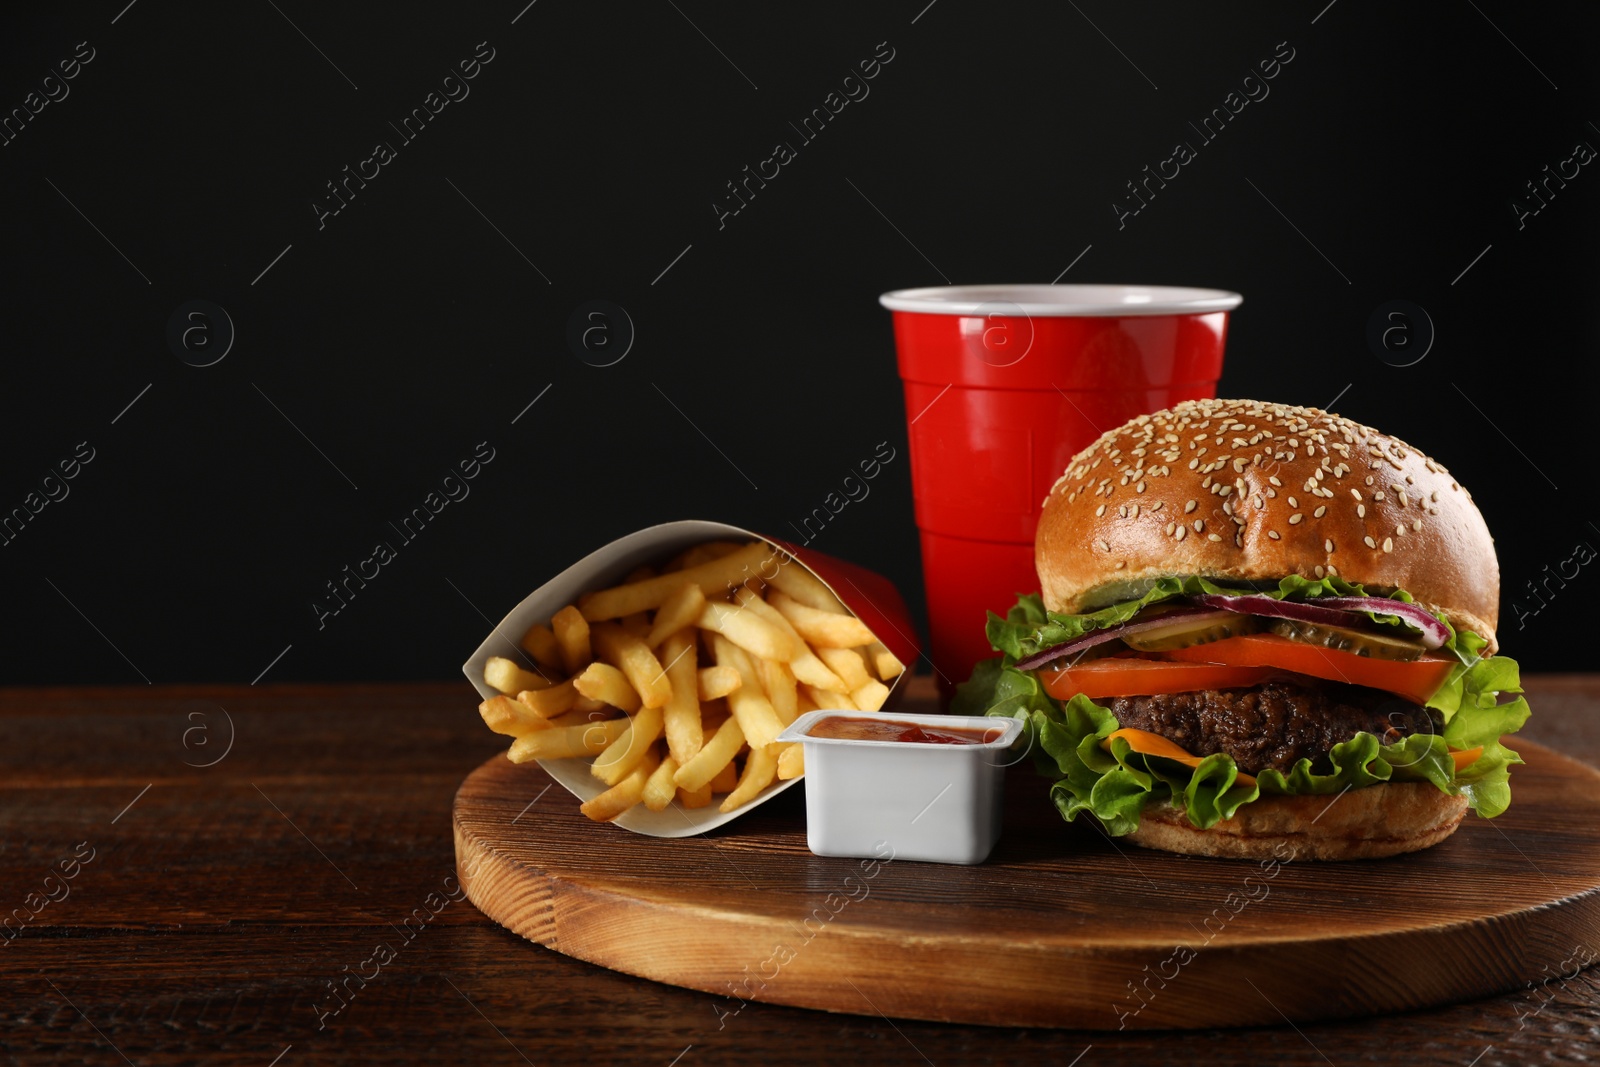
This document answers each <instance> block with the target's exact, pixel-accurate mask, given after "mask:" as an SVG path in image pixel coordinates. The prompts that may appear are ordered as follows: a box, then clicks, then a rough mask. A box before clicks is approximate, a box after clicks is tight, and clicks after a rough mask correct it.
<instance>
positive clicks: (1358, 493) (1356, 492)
mask: <svg viewBox="0 0 1600 1067" xmlns="http://www.w3.org/2000/svg"><path fill="white" fill-rule="evenodd" d="M1350 495H1351V496H1353V497H1355V498H1356V502H1357V503H1360V502H1361V490H1359V489H1352V490H1350Z"/></svg>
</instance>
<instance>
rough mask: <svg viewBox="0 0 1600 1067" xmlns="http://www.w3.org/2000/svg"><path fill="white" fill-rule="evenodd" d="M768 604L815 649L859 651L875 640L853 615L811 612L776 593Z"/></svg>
mask: <svg viewBox="0 0 1600 1067" xmlns="http://www.w3.org/2000/svg"><path fill="white" fill-rule="evenodd" d="M768 600H769V602H770V603H771V604H772V606H773V607H775V608H777V609H778V611H779V612H780V613H781V614H782V615H783V617H784V618H786V619H788V620H789V625H791V626H793V627H794V628H795V631H796V632H797V633H799V634H800V636H801V637H803V638H805V639H806V640H807V641H808V642H810V643H811V645H812V647H814V648H859V647H860V646H862V645H870V644H872V642H874V641H876V640H877V638H876V637H873V636H872V631H871V630H869V629H867V624H866V623H864V622H862V621H861V620H860V619H858V618H856V617H855V616H854V615H840V614H837V613H835V612H832V611H824V610H823V609H821V608H814V607H811V606H810V605H809V604H802V603H801V602H800V601H798V600H795V599H794V598H792V597H790V596H787V595H786V594H784V593H782V592H778V591H774V592H773V593H772V595H771V596H770V597H769V598H768Z"/></svg>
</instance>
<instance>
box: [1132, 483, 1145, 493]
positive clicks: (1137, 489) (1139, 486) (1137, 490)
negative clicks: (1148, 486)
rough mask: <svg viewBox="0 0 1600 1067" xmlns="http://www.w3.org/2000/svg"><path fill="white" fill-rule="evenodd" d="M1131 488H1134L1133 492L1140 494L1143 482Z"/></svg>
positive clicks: (1142, 490) (1142, 489)
mask: <svg viewBox="0 0 1600 1067" xmlns="http://www.w3.org/2000/svg"><path fill="white" fill-rule="evenodd" d="M1133 488H1134V491H1135V492H1140V493H1142V492H1144V482H1142V481H1141V482H1140V483H1139V484H1138V485H1136V486H1134V487H1133Z"/></svg>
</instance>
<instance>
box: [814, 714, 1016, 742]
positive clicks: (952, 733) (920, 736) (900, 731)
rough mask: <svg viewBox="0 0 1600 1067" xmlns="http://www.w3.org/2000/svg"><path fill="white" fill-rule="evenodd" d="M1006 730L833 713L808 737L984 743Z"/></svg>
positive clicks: (993, 727) (818, 722) (817, 724)
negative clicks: (925, 724) (925, 723)
mask: <svg viewBox="0 0 1600 1067" xmlns="http://www.w3.org/2000/svg"><path fill="white" fill-rule="evenodd" d="M1004 732H1005V731H1004V730H1003V729H1002V728H1001V727H999V726H986V727H983V728H982V729H973V728H970V727H966V726H922V725H920V724H918V723H914V722H901V721H899V720H897V719H858V718H853V717H850V716H846V715H830V716H828V717H827V718H825V719H819V720H817V721H816V722H815V723H814V724H812V727H811V731H810V734H809V736H811V737H824V738H828V739H829V740H834V741H898V742H901V743H910V744H917V745H983V744H988V743H989V742H991V741H997V740H999V738H1000V735H1001V734H1002V733H1004Z"/></svg>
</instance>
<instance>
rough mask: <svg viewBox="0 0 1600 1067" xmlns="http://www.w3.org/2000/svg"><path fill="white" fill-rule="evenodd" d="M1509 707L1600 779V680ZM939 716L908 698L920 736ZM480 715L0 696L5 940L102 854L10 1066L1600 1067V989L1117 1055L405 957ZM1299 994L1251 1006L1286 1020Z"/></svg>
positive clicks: (437, 933)
mask: <svg viewBox="0 0 1600 1067" xmlns="http://www.w3.org/2000/svg"><path fill="white" fill-rule="evenodd" d="M1528 690H1529V699H1530V700H1531V701H1532V702H1533V706H1534V709H1535V713H1534V717H1533V719H1532V720H1531V721H1530V722H1529V724H1528V727H1527V728H1526V730H1525V731H1524V733H1525V734H1526V735H1528V736H1530V737H1534V738H1536V739H1538V740H1543V741H1546V742H1547V743H1548V742H1554V743H1555V744H1557V745H1558V746H1559V747H1560V749H1561V750H1562V751H1564V752H1567V753H1568V754H1572V755H1576V756H1579V757H1580V758H1582V759H1584V760H1587V761H1589V762H1591V763H1600V678H1597V677H1593V676H1586V675H1585V676H1578V675H1573V676H1559V677H1555V676H1551V677H1535V678H1530V679H1529V680H1528ZM931 694H932V687H931V686H929V685H928V684H927V683H926V682H925V681H918V682H917V683H916V684H915V685H914V686H913V690H912V693H911V694H910V695H911V696H912V698H913V706H915V704H916V703H918V702H921V703H926V702H927V701H930V700H931V699H932V696H931ZM220 708H226V709H227V711H228V712H229V713H231V715H232V720H233V723H234V725H235V727H236V729H237V740H236V743H235V744H234V746H233V748H232V750H231V752H230V754H229V755H228V756H227V757H226V758H225V759H223V760H222V761H221V762H220V763H218V764H216V765H215V766H213V767H210V768H202V767H192V766H188V765H186V763H187V762H188V761H195V762H199V761H201V760H202V758H204V759H210V758H214V754H215V750H212V752H211V754H204V753H202V752H201V751H198V750H194V751H191V750H189V749H186V748H185V747H184V745H183V742H182V738H183V735H184V732H185V730H187V729H189V728H191V727H192V726H195V725H197V724H198V723H199V722H200V721H201V720H195V719H192V718H190V716H191V715H192V714H194V713H196V712H201V713H206V714H208V715H209V716H210V718H209V719H208V720H206V721H209V722H210V723H212V727H211V728H212V730H217V729H219V723H220V721H221V720H220V719H219V717H218V711H219V709H220ZM475 708H476V698H475V697H474V695H473V694H472V692H471V690H470V688H469V687H468V686H467V685H466V684H465V683H464V682H462V681H460V680H459V679H458V680H456V681H455V682H453V683H446V684H438V685H342V686H315V685H312V686H267V685H263V686H258V687H253V688H252V687H248V686H151V687H145V686H138V687H129V688H38V689H12V690H0V894H4V899H3V900H0V913H4V912H7V911H9V909H11V908H14V907H19V906H22V902H23V899H24V896H25V894H26V893H28V892H31V891H32V890H33V888H34V887H35V886H36V885H37V884H38V880H39V878H40V876H41V875H42V873H43V872H44V870H45V868H46V867H48V866H49V865H50V864H52V863H54V862H55V861H56V860H57V859H58V858H59V856H60V855H64V854H67V853H70V852H71V850H72V847H73V845H74V844H76V843H77V842H81V841H86V840H87V841H89V842H90V843H92V844H93V846H94V847H95V848H97V849H98V853H97V856H96V858H95V860H94V861H93V862H92V863H91V864H89V865H88V866H87V867H86V868H85V869H84V871H83V873H82V874H81V875H80V876H79V877H78V878H77V879H75V880H74V881H73V883H72V885H73V889H72V895H71V896H70V897H69V898H68V899H67V900H65V901H63V902H61V903H60V904H52V905H50V906H49V907H48V908H46V909H45V910H44V911H42V912H41V913H40V914H39V915H38V916H37V918H36V919H35V921H34V922H32V923H30V924H29V929H28V930H27V931H26V932H25V933H23V934H22V935H20V936H18V937H17V938H16V940H14V941H8V942H3V943H0V1064H29V1065H32V1064H49V1063H62V1064H67V1063H70V1064H121V1063H124V1062H127V1061H131V1062H133V1063H136V1064H138V1065H139V1067H165V1065H177V1064H195V1063H206V1064H212V1063H228V1064H243V1065H252V1064H253V1065H258V1067H267V1065H269V1064H272V1063H273V1062H274V1060H275V1059H277V1067H296V1065H298V1064H310V1063H316V1064H368V1063H394V1064H439V1063H474V1064H485V1065H500V1064H504V1065H508V1067H510V1065H515V1067H523V1065H525V1064H526V1063H528V1062H533V1063H537V1064H539V1065H540V1067H545V1065H547V1064H583V1065H592V1064H595V1063H606V1062H615V1063H637V1064H645V1065H654V1067H667V1065H668V1064H671V1063H673V1062H674V1061H676V1062H677V1064H678V1067H700V1065H706V1064H736V1065H738V1067H750V1065H751V1064H760V1065H762V1067H801V1065H811V1064H815V1063H818V1062H829V1063H831V1062H839V1061H844V1062H870V1063H874V1064H878V1063H883V1064H907V1065H911V1067H926V1065H927V1064H928V1063H930V1062H931V1063H934V1064H937V1065H938V1067H950V1065H960V1064H982V1063H993V1062H996V1061H1019V1060H1026V1061H1030V1062H1031V1061H1037V1062H1045V1063H1052V1062H1053V1063H1061V1064H1067V1063H1072V1062H1073V1061H1074V1060H1075V1059H1077V1058H1078V1057H1079V1056H1080V1055H1081V1056H1082V1058H1081V1059H1079V1060H1078V1067H1099V1065H1104V1064H1116V1063H1129V1064H1139V1065H1141V1067H1148V1065H1150V1064H1157V1063H1172V1062H1182V1063H1185V1064H1190V1065H1193V1067H1226V1065H1234V1064H1238V1063H1271V1064H1273V1065H1274V1067H1327V1064H1328V1063H1329V1062H1332V1063H1335V1064H1339V1065H1341V1067H1342V1065H1344V1064H1351V1063H1363V1064H1378V1065H1392V1067H1416V1065H1417V1064H1422V1063H1450V1064H1459V1065H1465V1064H1469V1063H1472V1062H1474V1060H1476V1061H1477V1063H1478V1067H1491V1065H1504V1064H1514V1063H1538V1064H1551V1063H1557V1064H1567V1063H1574V1064H1575V1063H1585V1062H1589V1061H1591V1060H1592V1059H1593V1055H1594V1050H1595V1049H1596V1048H1600V968H1589V969H1588V970H1583V971H1576V965H1575V964H1574V966H1573V967H1569V968H1568V969H1567V970H1565V971H1562V972H1560V973H1555V974H1551V975H1547V976H1542V979H1541V980H1539V981H1535V982H1531V983H1528V984H1525V985H1524V986H1522V987H1520V988H1518V989H1516V990H1514V991H1512V992H1510V993H1507V994H1504V995H1501V996H1496V997H1492V998H1486V999H1482V1000H1477V1001H1472V1002H1468V1003H1464V1004H1460V1005H1454V1006H1448V1007H1442V1008H1431V1009H1426V1010H1420V1011H1414V1012H1408V1013H1404V1014H1398V1015H1385V1016H1379V1017H1372V1018H1365V1019H1359V1020H1354V1021H1345V1022H1321V1023H1301V1024H1298V1025H1297V1026H1296V1027H1294V1028H1291V1027H1290V1026H1289V1025H1287V1024H1286V1023H1284V1022H1283V1021H1282V1020H1279V1021H1277V1022H1275V1023H1273V1024H1272V1025H1269V1026H1266V1027H1262V1028H1259V1029H1244V1030H1237V1029H1236V1030H1230V1031H1215V1030H1212V1031H1201V1032H1163V1031H1154V1030H1150V1031H1134V1030H1127V1031H1123V1032H1121V1033H1117V1032H1108V1031H1098V1032H1089V1031H1078V1030H1068V1029H1056V1028H1051V1029H1006V1030H999V1029H995V1028H993V1027H982V1026H962V1025H950V1024H938V1023H922V1022H914V1021H909V1020H898V1021H896V1022H894V1023H893V1024H891V1023H890V1022H888V1021H886V1020H885V1019H883V1018H881V1017H879V1016H877V1015H868V1014H862V1015H845V1014H824V1013H821V1012H816V1011H809V1010H805V1009H801V1008H790V1007H784V1006H782V1005H776V1004H767V1003H761V1002H759V1001H747V1002H745V1003H744V1005H743V1006H742V1007H740V1008H738V1009H737V1011H736V1013H734V1014H728V1007H727V1005H728V1003H729V1001H728V1000H727V998H725V997H718V996H715V995H712V994H708V993H703V992H699V991H695V990H690V989H684V988H679V987H676V986H671V985H665V984H662V983H658V982H649V981H642V980H640V979H637V978H633V977H630V976H628V975H625V974H621V973H619V972H616V971H611V970H607V969H604V968H601V967H596V966H593V965H591V964H588V963H584V962H582V961H580V960H576V959H573V958H571V957H569V956H565V955H562V954H561V953H559V952H552V951H549V950H546V949H543V948H540V947H539V946H537V945H533V944H530V943H529V942H527V941H525V940H523V939H522V938H520V937H517V936H515V935H513V934H510V933H508V932H507V931H506V930H504V929H502V928H501V927H500V926H498V925H496V924H495V923H493V922H492V921H490V920H489V919H487V918H485V917H484V916H483V915H482V914H481V913H479V912H478V911H477V909H475V908H473V907H472V906H470V904H469V903H467V902H466V901H464V900H463V901H460V902H454V903H451V904H450V905H449V906H448V907H446V908H444V909H443V910H442V911H441V912H439V913H438V914H437V915H436V916H435V917H434V918H433V920H432V922H431V923H430V924H429V925H428V927H427V929H426V931H425V932H423V933H421V934H419V935H418V936H416V937H415V938H414V939H412V940H407V941H406V943H405V944H404V945H403V946H402V945H399V944H398V943H397V942H398V941H399V938H400V935H399V934H397V932H396V930H395V926H396V925H397V924H399V923H400V922H401V921H402V920H403V918H404V917H405V916H406V915H408V914H410V913H411V912H412V910H413V909H414V908H416V907H417V906H419V905H420V904H422V902H423V901H424V899H425V898H426V895H427V894H428V893H430V892H433V891H435V890H436V889H437V888H438V887H439V886H440V883H441V880H442V878H443V877H444V876H445V875H448V874H450V873H451V872H452V871H453V865H454V855H453V847H452V843H451V823H450V809H451V799H452V797H453V796H454V794H455V792H456V790H457V787H458V786H459V785H460V784H461V781H462V779H463V778H464V777H466V776H467V775H468V774H469V773H471V772H472V770H473V769H474V768H475V767H477V766H478V765H479V764H481V763H482V762H483V761H484V760H485V759H487V758H488V757H489V756H491V755H493V754H494V753H496V752H498V751H501V750H502V749H503V747H504V745H503V742H502V740H501V739H498V738H494V737H491V736H488V735H487V733H486V731H484V729H483V725H482V721H481V720H480V719H479V718H478V715H477V712H476V710H475ZM212 738H213V739H218V740H220V739H219V738H218V735H217V734H216V733H213V734H212ZM193 740H195V738H194V737H193V736H192V737H191V741H193ZM152 783H154V784H153V785H152V787H151V789H150V790H149V791H148V792H147V793H145V794H144V795H143V797H142V798H141V799H139V800H138V802H137V803H135V804H134V806H133V807H132V808H131V809H128V810H127V811H126V812H125V813H123V814H122V815H121V817H120V818H119V819H118V820H117V821H116V822H115V823H113V822H112V820H113V818H115V817H117V816H118V814H119V813H121V812H123V809H124V808H125V807H126V806H127V805H128V803H129V802H130V801H132V800H133V799H134V797H135V796H136V795H138V794H139V793H140V791H141V790H143V789H144V787H145V786H146V785H151V784H152ZM257 786H259V787H260V788H261V789H262V790H264V791H265V793H266V795H267V796H269V797H270V798H271V799H272V801H273V802H274V803H275V804H276V805H277V806H278V808H281V809H282V814H280V813H279V812H278V811H275V810H274V809H273V807H272V806H271V805H269V804H268V802H267V800H265V799H263V797H262V794H261V793H260V792H258V791H257V789H256V787H257ZM553 796H554V794H551V795H549V796H547V797H546V798H545V799H552V798H553ZM543 803H544V800H540V801H539V803H538V804H536V805H535V806H534V809H533V810H535V811H537V810H538V808H539V807H540V806H541V805H542V804H543ZM1513 810H1515V809H1513ZM799 811H800V809H799V808H798V807H797V808H795V809H794V814H795V815H796V816H798V813H799ZM289 820H292V821H293V824H292V825H291V823H290V821H289ZM736 825H737V824H736ZM594 829H597V830H600V831H602V832H603V831H604V830H605V828H604V827H596V828H594ZM708 845H709V846H710V852H709V853H708V856H707V863H708V865H712V866H715V865H721V866H727V865H729V864H735V863H742V862H744V861H745V857H746V856H747V854H748V853H749V851H750V846H749V844H748V843H747V842H745V841H743V840H742V839H741V838H740V837H739V836H737V835H735V836H730V837H727V838H721V837H718V838H713V839H712V840H710V841H709V842H708ZM1003 847H1004V846H1003ZM1525 847H1526V846H1525ZM805 855H809V854H808V853H807V854H805ZM1110 855H1111V858H1112V859H1113V861H1114V862H1115V863H1116V864H1118V865H1121V866H1122V867H1123V868H1124V870H1125V871H1127V874H1128V880H1129V881H1131V880H1133V878H1134V877H1135V876H1134V875H1133V873H1132V871H1131V869H1130V868H1129V867H1128V862H1129V861H1128V860H1124V859H1123V858H1122V857H1120V856H1117V855H1116V854H1115V853H1111V854H1110ZM1530 855H1534V854H1533V853H1530ZM1142 858H1143V856H1142V854H1130V856H1129V860H1131V861H1132V862H1135V863H1138V862H1141V861H1142ZM1534 858H1535V859H1537V856H1535V857H1534ZM334 865H337V867H338V870H335V867H334ZM1541 865H1542V864H1541ZM905 866H907V867H909V866H910V865H909V864H907V865H905ZM341 870H342V871H343V872H344V873H345V874H348V875H349V876H350V879H351V881H352V882H354V885H355V886H356V887H359V888H353V887H352V885H351V884H350V883H348V882H346V881H345V880H344V878H343V877H341V875H340V873H339V871H341ZM890 870H891V871H893V870H894V868H893V867H891V868H890ZM887 873H888V872H886V874H885V877H887ZM1285 875H1287V872H1285ZM1117 884H1119V885H1120V884H1122V883H1117ZM767 889H768V887H765V886H752V887H751V888H750V893H751V894H752V895H755V894H759V893H762V892H766V891H767ZM1066 889H1067V887H1063V889H1062V892H1063V893H1065V892H1066ZM1262 903H1263V905H1264V906H1271V904H1272V901H1271V900H1270V899H1269V900H1268V901H1265V902H1262ZM1335 903H1338V904H1340V905H1341V906H1343V907H1346V908H1350V907H1359V906H1360V905H1361V901H1359V900H1353V901H1346V902H1335ZM853 906H854V905H852V907H853ZM1254 907H1255V905H1252V908H1254ZM1250 914H1251V912H1250V911H1249V910H1246V911H1245V912H1244V913H1243V914H1242V915H1241V916H1240V917H1239V921H1240V922H1243V921H1245V920H1247V919H1248V918H1249V917H1250ZM384 940H387V941H389V942H396V943H397V944H396V946H395V947H397V948H398V949H399V955H398V958H397V959H396V960H395V961H394V962H393V963H391V964H389V965H388V966H386V967H385V968H384V969H383V972H382V975H381V977H380V978H378V979H377V980H375V981H373V982H372V983H371V984H369V985H367V986H366V987H364V988H362V989H361V991H360V992H359V994H358V995H356V996H355V997H354V998H353V999H351V1000H350V1001H349V1004H348V1007H347V1008H345V1010H343V1011H342V1012H341V1013H340V1014H338V1015H337V1016H331V1017H328V1018H327V1019H326V1025H325V1026H323V1025H319V1017H318V1015H317V1009H318V1007H319V1006H325V1005H326V1004H327V1003H329V1001H328V993H327V985H326V983H327V982H328V981H329V980H330V979H331V978H333V977H334V976H336V975H339V974H340V973H341V972H342V970H343V968H344V967H346V966H351V967H354V966H356V965H358V964H359V963H360V961H361V960H362V959H363V958H364V957H366V956H367V954H368V953H370V952H371V951H372V949H373V946H374V945H375V944H377V943H378V942H380V941H384ZM1597 947H1600V946H1597ZM1471 965H1472V966H1477V965H1478V961H1471ZM1574 972H1575V973H1574ZM1292 974H1293V972H1286V971H1284V970H1282V969H1276V970H1272V971H1270V972H1269V973H1268V974H1267V975H1266V978H1265V980H1264V981H1263V980H1262V978H1260V977H1257V978H1256V979H1255V981H1256V983H1257V985H1259V986H1260V987H1261V989H1262V990H1263V991H1264V992H1265V993H1267V994H1269V995H1273V996H1275V995H1276V990H1277V988H1278V987H1279V986H1281V985H1282V984H1284V982H1285V980H1286V979H1287V978H1288V977H1292ZM863 992H864V994H866V995H867V996H872V995H873V991H872V990H863ZM863 1003H865V1000H864V1001H863ZM286 1050H287V1051H286ZM1086 1050H1088V1051H1086ZM119 1053H121V1054H122V1055H119ZM123 1056H126V1058H127V1059H126V1061H125V1060H124V1059H123ZM280 1056H281V1059H278V1057H280Z"/></svg>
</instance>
